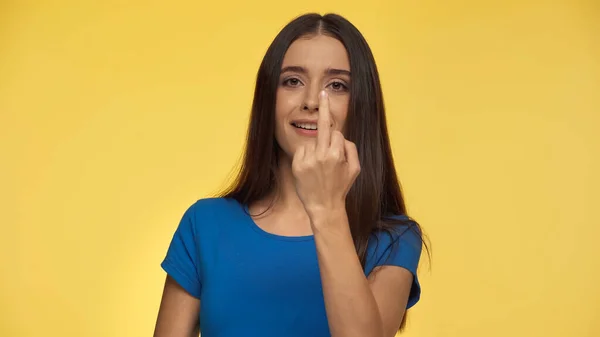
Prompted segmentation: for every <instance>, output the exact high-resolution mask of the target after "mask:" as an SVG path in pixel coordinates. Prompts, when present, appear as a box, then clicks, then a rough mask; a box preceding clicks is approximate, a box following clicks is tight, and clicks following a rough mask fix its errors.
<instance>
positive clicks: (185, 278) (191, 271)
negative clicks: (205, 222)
mask: <svg viewBox="0 0 600 337" xmlns="http://www.w3.org/2000/svg"><path fill="white" fill-rule="evenodd" d="M196 227H197V226H196V223H195V221H194V216H193V207H190V208H189V209H188V210H187V211H186V212H185V213H184V215H183V217H182V218H181V220H180V222H179V225H178V227H177V229H176V230H175V233H174V234H173V238H172V240H171V243H170V245H169V248H168V250H167V254H166V256H165V258H164V260H163V262H162V263H161V267H162V268H163V269H164V270H165V272H167V274H168V275H169V276H171V277H172V278H173V279H174V280H175V281H176V282H177V283H178V284H179V285H180V286H181V287H182V288H183V289H185V290H186V291H187V292H188V293H189V294H190V295H192V296H194V297H196V298H198V299H199V298H200V290H201V289H202V284H201V277H200V266H199V265H198V263H199V250H198V240H197V233H196V231H197V228H196Z"/></svg>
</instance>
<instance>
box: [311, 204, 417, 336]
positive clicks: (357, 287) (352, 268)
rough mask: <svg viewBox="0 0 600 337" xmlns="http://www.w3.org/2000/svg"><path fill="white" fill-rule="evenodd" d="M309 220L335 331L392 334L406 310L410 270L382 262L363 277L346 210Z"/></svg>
mask: <svg viewBox="0 0 600 337" xmlns="http://www.w3.org/2000/svg"><path fill="white" fill-rule="evenodd" d="M327 213H328V215H323V216H314V219H313V220H312V223H313V229H314V234H315V244H316V246H317V257H318V260H319V268H320V270H321V282H322V284H323V296H324V298H325V308H326V311H327V319H328V321H329V328H330V331H331V335H332V336H333V337H338V336H344V337H349V336H361V337H368V336H373V337H393V336H395V335H396V333H397V331H398V328H399V326H400V323H401V321H402V317H403V316H404V312H405V308H406V304H407V301H408V296H409V293H410V288H411V284H412V278H413V277H412V274H411V273H410V272H409V271H408V270H406V269H404V268H400V267H395V266H383V267H378V268H377V269H376V270H374V271H373V272H372V273H371V274H370V275H369V278H367V277H365V275H364V272H363V269H362V266H361V264H360V261H359V259H358V256H357V255H356V250H355V247H354V243H353V241H352V237H351V235H350V229H349V225H348V218H347V215H346V211H345V210H342V209H340V210H338V211H333V212H327Z"/></svg>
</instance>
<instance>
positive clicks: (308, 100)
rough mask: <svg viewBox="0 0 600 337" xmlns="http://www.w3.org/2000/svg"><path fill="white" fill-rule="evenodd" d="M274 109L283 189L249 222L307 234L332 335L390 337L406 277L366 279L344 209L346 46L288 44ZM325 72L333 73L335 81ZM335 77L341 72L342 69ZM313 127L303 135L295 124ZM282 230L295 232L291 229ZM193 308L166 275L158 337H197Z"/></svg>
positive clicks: (347, 173)
mask: <svg viewBox="0 0 600 337" xmlns="http://www.w3.org/2000/svg"><path fill="white" fill-rule="evenodd" d="M282 69H284V70H285V69H288V70H286V71H284V72H282V74H281V77H280V85H279V88H278V92H277V103H276V116H275V118H276V130H275V135H276V139H277V142H278V143H279V145H280V147H281V148H282V155H281V156H280V158H281V162H280V165H279V167H280V172H279V176H280V180H279V181H280V182H281V188H280V190H279V193H278V194H277V198H275V196H274V195H273V196H270V197H268V198H266V199H265V200H261V201H259V202H257V203H255V204H253V205H250V211H251V213H252V214H257V213H262V212H263V211H265V210H267V208H268V206H269V205H271V202H272V201H275V202H274V204H273V207H272V208H270V209H269V210H268V211H267V212H265V213H264V215H262V216H260V217H257V218H255V219H254V220H255V222H256V224H257V225H258V226H260V227H261V228H262V229H264V230H265V231H268V232H271V233H274V234H278V235H286V236H300V235H314V239H315V245H316V248H317V257H318V262H319V268H320V270H321V282H322V284H323V296H324V299H325V307H326V311H327V318H328V321H329V328H330V331H331V335H332V336H333V337H342V336H343V337H350V336H361V337H365V336H373V337H392V336H395V335H396V332H397V330H398V327H399V326H400V323H401V321H402V317H403V315H404V313H405V308H406V304H407V301H408V296H409V292H410V287H411V284H412V275H411V273H410V272H409V271H407V270H406V269H403V268H400V267H396V266H383V267H378V268H376V269H375V270H374V271H373V272H372V273H371V274H370V275H369V276H368V277H365V275H364V272H363V270H362V266H361V264H360V261H359V259H358V256H357V254H356V251H355V247H354V243H353V241H352V237H351V233H350V229H349V225H348V218H347V213H346V209H345V202H344V200H345V198H346V194H347V193H348V190H349V189H350V187H351V186H352V184H353V183H354V181H355V179H356V177H357V176H358V174H360V163H359V160H358V154H357V152H356V147H355V146H354V144H352V143H351V142H349V141H347V140H346V139H344V135H343V131H344V125H345V121H346V116H347V114H348V102H349V99H350V97H349V92H348V90H347V88H348V87H349V85H350V80H351V75H350V74H349V71H350V63H349V60H348V56H347V53H346V50H345V48H344V46H343V45H342V44H341V43H340V42H339V41H338V40H336V39H334V38H331V37H329V36H325V35H317V36H311V37H307V38H303V39H299V40H297V41H295V42H294V43H293V44H292V45H291V46H290V48H289V49H288V51H287V53H286V55H285V57H284V60H283V66H282ZM332 69H337V70H338V71H334V72H333V73H332V71H331V70H332ZM339 70H341V71H339ZM297 120H304V121H314V122H316V124H317V128H318V129H317V131H316V132H312V133H310V132H309V133H305V132H304V131H299V130H298V128H297V127H296V126H294V125H292V123H293V122H294V121H297ZM289 224H294V225H293V226H290V225H289ZM199 307H200V301H199V300H198V299H195V298H193V297H192V296H191V295H189V294H187V293H186V292H185V290H183V289H182V288H181V287H179V286H178V285H177V284H176V283H175V282H174V281H173V280H172V279H170V278H169V277H167V281H166V282H165V289H164V292H163V298H162V302H161V307H160V310H159V315H158V319H157V325H156V330H155V334H154V336H155V337H167V336H168V337H184V336H185V337H189V336H193V335H195V336H197V325H198V313H199Z"/></svg>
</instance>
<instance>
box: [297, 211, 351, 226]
mask: <svg viewBox="0 0 600 337" xmlns="http://www.w3.org/2000/svg"><path fill="white" fill-rule="evenodd" d="M307 213H308V216H309V218H310V223H311V226H312V227H313V230H320V229H322V228H330V229H333V228H336V227H346V228H347V227H348V214H347V213H346V207H345V205H337V206H334V207H327V208H326V207H315V208H312V209H310V210H307Z"/></svg>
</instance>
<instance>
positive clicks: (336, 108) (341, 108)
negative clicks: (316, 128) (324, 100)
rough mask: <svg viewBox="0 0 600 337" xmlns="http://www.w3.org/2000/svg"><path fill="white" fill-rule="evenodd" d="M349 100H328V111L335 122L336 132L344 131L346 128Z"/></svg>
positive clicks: (345, 98)
mask: <svg viewBox="0 0 600 337" xmlns="http://www.w3.org/2000/svg"><path fill="white" fill-rule="evenodd" d="M349 103H350V99H349V98H348V97H339V98H336V99H330V101H329V104H330V111H331V115H332V117H333V120H334V121H335V129H336V130H338V131H342V133H343V131H344V129H345V126H346V117H347V116H348V105H349Z"/></svg>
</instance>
